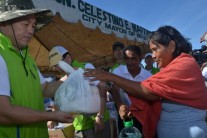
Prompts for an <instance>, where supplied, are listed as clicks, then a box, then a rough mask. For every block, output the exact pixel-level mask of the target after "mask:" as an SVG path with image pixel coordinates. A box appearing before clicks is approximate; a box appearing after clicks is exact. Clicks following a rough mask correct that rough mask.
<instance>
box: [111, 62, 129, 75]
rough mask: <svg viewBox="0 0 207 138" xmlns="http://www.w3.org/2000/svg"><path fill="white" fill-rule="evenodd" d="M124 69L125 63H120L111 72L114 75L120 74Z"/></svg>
mask: <svg viewBox="0 0 207 138" xmlns="http://www.w3.org/2000/svg"><path fill="white" fill-rule="evenodd" d="M126 69H127V67H126V65H123V64H121V65H119V66H118V67H117V68H115V69H114V70H113V72H112V73H113V74H116V75H121V74H124V73H125V71H126Z"/></svg>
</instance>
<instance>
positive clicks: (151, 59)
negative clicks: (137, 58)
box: [145, 56, 154, 65]
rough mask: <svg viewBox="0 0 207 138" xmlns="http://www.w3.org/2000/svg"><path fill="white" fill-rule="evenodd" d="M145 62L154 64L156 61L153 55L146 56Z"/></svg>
mask: <svg viewBox="0 0 207 138" xmlns="http://www.w3.org/2000/svg"><path fill="white" fill-rule="evenodd" d="M145 63H146V64H147V65H153V63H154V59H153V58H152V56H147V57H146V58H145Z"/></svg>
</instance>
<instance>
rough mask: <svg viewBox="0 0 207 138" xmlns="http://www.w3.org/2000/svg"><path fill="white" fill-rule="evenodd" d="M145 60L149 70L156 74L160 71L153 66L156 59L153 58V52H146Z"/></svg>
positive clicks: (146, 67)
mask: <svg viewBox="0 0 207 138" xmlns="http://www.w3.org/2000/svg"><path fill="white" fill-rule="evenodd" d="M144 61H145V63H146V66H145V69H146V70H148V71H149V72H151V73H152V74H156V73H157V72H159V71H160V70H159V69H158V68H155V67H154V66H153V64H154V59H153V58H152V54H151V53H147V54H145V56H144Z"/></svg>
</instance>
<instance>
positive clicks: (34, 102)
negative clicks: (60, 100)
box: [0, 0, 73, 138]
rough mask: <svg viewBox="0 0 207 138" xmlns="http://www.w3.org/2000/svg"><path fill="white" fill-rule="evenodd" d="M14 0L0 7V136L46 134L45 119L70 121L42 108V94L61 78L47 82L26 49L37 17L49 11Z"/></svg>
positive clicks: (38, 136)
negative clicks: (19, 3)
mask: <svg viewBox="0 0 207 138" xmlns="http://www.w3.org/2000/svg"><path fill="white" fill-rule="evenodd" d="M8 2H9V1H8ZM14 2H16V1H12V3H7V4H5V5H4V6H5V7H4V6H2V5H1V7H0V9H1V10H3V11H0V13H1V14H0V67H1V69H0V109H1V110H0V137H1V138H20V137H21V138H48V137H49V135H48V128H47V124H46V122H47V121H49V120H52V121H58V122H66V123H70V122H72V121H73V118H72V115H70V114H68V113H65V112H61V111H57V112H46V111H44V103H43V96H44V97H53V96H54V93H55V91H56V89H57V88H58V87H59V86H60V85H61V84H62V82H61V81H56V82H53V83H47V82H46V81H45V79H44V78H43V76H42V75H41V73H40V72H39V70H38V68H37V66H36V64H35V61H34V60H33V59H32V57H31V56H30V54H29V53H28V43H29V41H30V40H31V38H32V37H33V34H34V31H35V29H40V28H36V27H39V25H43V24H44V23H43V22H41V21H43V20H40V19H49V17H52V13H51V11H50V10H45V9H34V8H33V9H31V7H27V6H26V4H28V3H27V2H28V1H26V0H25V1H24V0H22V3H21V4H25V5H17V4H16V3H14ZM20 8H21V10H20ZM22 8H24V10H22ZM18 9H19V10H18Z"/></svg>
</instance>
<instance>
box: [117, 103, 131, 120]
mask: <svg viewBox="0 0 207 138" xmlns="http://www.w3.org/2000/svg"><path fill="white" fill-rule="evenodd" d="M119 115H120V117H121V119H126V118H131V117H132V113H131V112H130V110H129V107H128V106H127V105H123V104H122V105H121V106H120V107H119Z"/></svg>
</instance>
